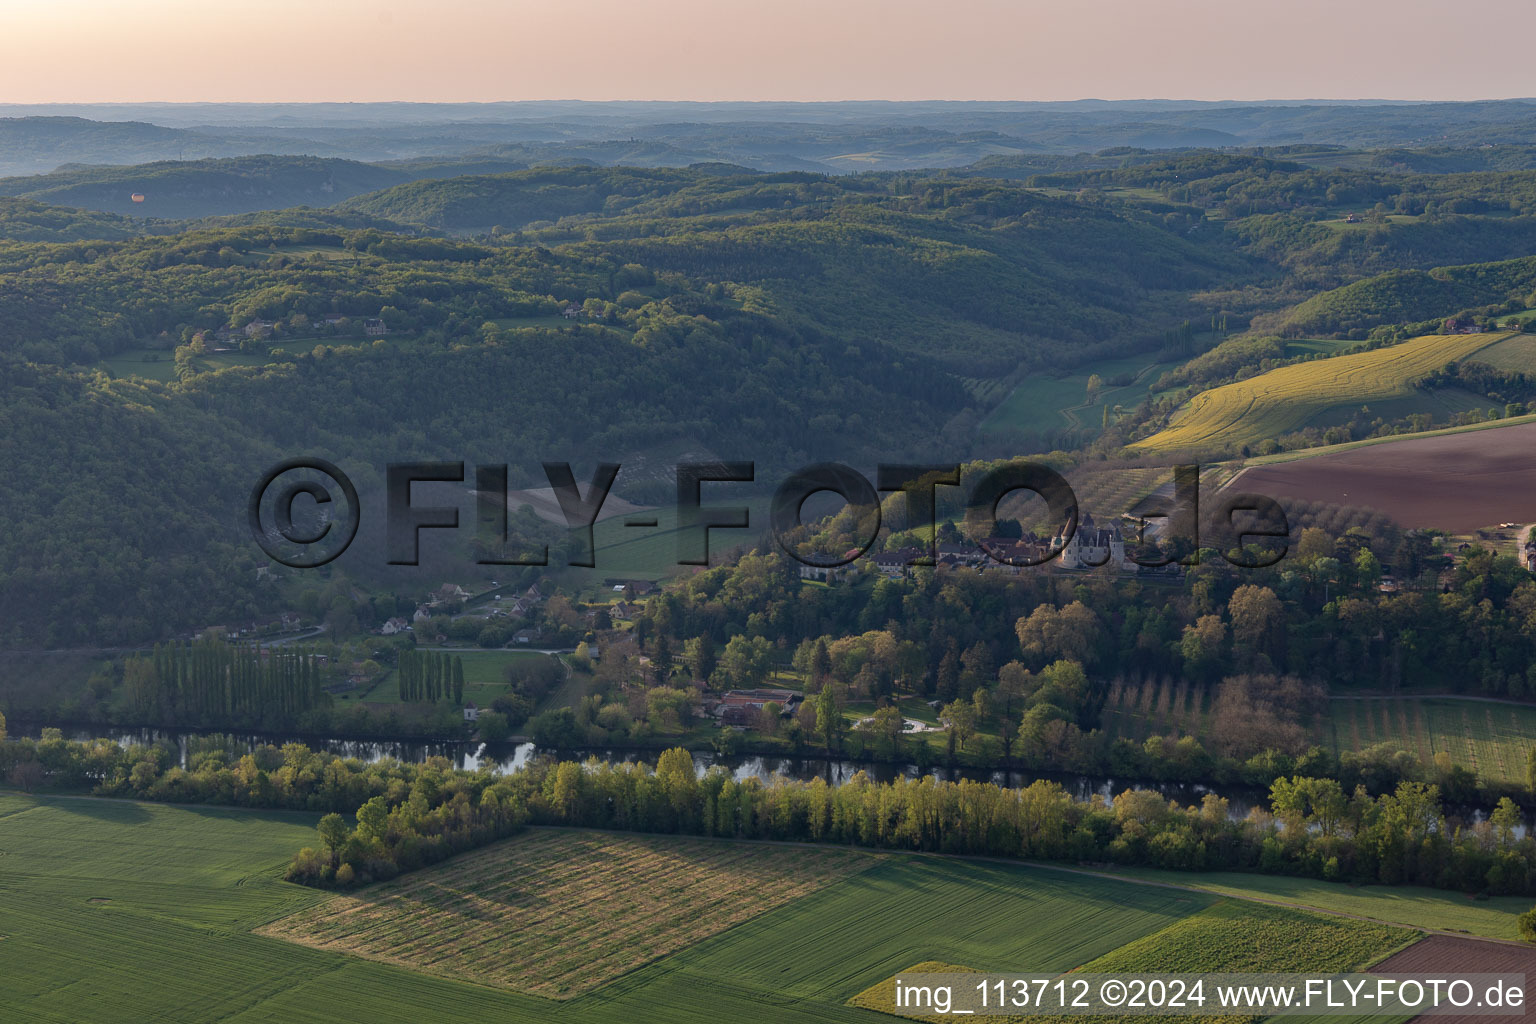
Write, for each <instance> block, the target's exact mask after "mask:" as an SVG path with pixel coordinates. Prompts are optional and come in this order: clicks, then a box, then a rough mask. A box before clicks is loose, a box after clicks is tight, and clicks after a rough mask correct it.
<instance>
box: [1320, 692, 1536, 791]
mask: <svg viewBox="0 0 1536 1024" xmlns="http://www.w3.org/2000/svg"><path fill="white" fill-rule="evenodd" d="M1532 736H1536V707H1519V706H1515V705H1511V704H1492V703H1488V702H1486V701H1472V700H1456V699H1453V698H1436V697H1395V698H1383V699H1372V698H1365V699H1356V698H1347V697H1342V698H1341V697H1335V698H1334V699H1333V700H1332V701H1331V702H1330V706H1329V719H1328V721H1327V722H1326V723H1325V732H1324V735H1323V741H1324V743H1325V744H1327V745H1330V746H1332V748H1333V750H1334V752H1335V753H1336V754H1337V753H1340V752H1342V751H1345V750H1363V749H1364V748H1366V747H1369V746H1374V745H1376V744H1378V743H1392V744H1396V745H1397V746H1399V747H1401V748H1402V749H1403V750H1406V751H1408V752H1409V753H1412V754H1415V755H1417V756H1418V757H1419V758H1420V759H1422V760H1424V761H1425V762H1428V761H1430V760H1431V759H1432V758H1433V757H1434V756H1435V755H1436V754H1439V753H1442V752H1443V753H1447V754H1449V755H1450V756H1451V760H1452V761H1454V762H1455V763H1457V764H1459V765H1463V766H1465V767H1467V768H1470V769H1472V770H1473V771H1475V772H1476V773H1477V775H1478V778H1479V779H1481V780H1482V781H1484V782H1490V783H1508V784H1513V785H1524V783H1525V769H1526V756H1527V755H1528V753H1529V752H1530V748H1531V739H1530V738H1531V737H1532Z"/></svg>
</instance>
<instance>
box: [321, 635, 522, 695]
mask: <svg viewBox="0 0 1536 1024" xmlns="http://www.w3.org/2000/svg"><path fill="white" fill-rule="evenodd" d="M448 654H449V656H450V657H455V658H462V659H463V661H464V700H465V702H466V703H468V702H471V701H473V702H474V703H476V704H478V705H480V706H481V707H486V706H488V705H489V704H490V703H491V701H493V700H495V699H496V698H497V697H499V696H501V695H502V694H504V693H506V692H507V669H508V668H510V667H511V666H512V665H513V664H515V663H516V662H519V661H527V660H530V659H534V658H548V657H551V655H548V654H539V653H536V652H534V651H501V650H492V651H482V650H475V649H474V648H466V649H464V650H460V649H457V648H454V649H452V650H450V651H448ZM345 696H346V697H347V698H348V699H350V700H355V701H366V702H368V703H373V704H398V703H400V683H399V679H398V674H397V673H396V672H395V670H394V669H391V670H390V671H388V672H386V673H384V674H383V675H382V676H380V677H379V678H378V679H377V680H376V681H375V682H374V684H373V685H372V686H370V687H369V688H368V689H366V690H357V691H354V692H352V693H349V694H346V695H345Z"/></svg>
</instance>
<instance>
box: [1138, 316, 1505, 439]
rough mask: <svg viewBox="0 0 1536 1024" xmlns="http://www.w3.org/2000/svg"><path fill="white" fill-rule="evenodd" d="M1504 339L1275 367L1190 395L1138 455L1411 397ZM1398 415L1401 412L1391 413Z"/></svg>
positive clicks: (1252, 434)
mask: <svg viewBox="0 0 1536 1024" xmlns="http://www.w3.org/2000/svg"><path fill="white" fill-rule="evenodd" d="M1503 337H1504V335H1493V334H1468V335H1427V336H1425V337H1422V338H1415V339H1413V340H1412V341H1405V342H1403V343H1402V344H1401V345H1394V346H1391V347H1389V348H1381V349H1376V350H1374V351H1371V352H1360V353H1354V354H1350V355H1344V356H1338V357H1336V358H1333V359H1324V360H1318V361H1314V362H1308V363H1296V364H1293V365H1290V366H1282V367H1280V368H1278V369H1275V370H1271V371H1269V372H1268V373H1262V374H1260V375H1258V376H1257V377H1251V378H1249V379H1248V380H1243V381H1238V382H1236V383H1233V384H1226V385H1223V386H1222V387H1219V388H1213V389H1211V390H1210V391H1206V392H1203V393H1201V394H1199V395H1196V396H1195V397H1194V399H1192V400H1191V401H1190V403H1189V404H1188V405H1187V406H1186V407H1185V408H1184V409H1183V411H1181V412H1180V413H1178V414H1177V415H1176V416H1175V418H1174V420H1173V422H1172V423H1171V424H1170V425H1169V426H1168V428H1167V429H1166V430H1163V431H1161V432H1160V433H1157V434H1154V435H1153V436H1151V437H1149V438H1147V439H1145V440H1143V441H1140V442H1138V443H1137V444H1135V445H1134V446H1133V447H1134V448H1135V449H1136V450H1137V451H1140V452H1147V453H1164V452H1176V451H1182V450H1188V449H1195V448H1202V447H1203V448H1215V447H1232V446H1236V445H1240V444H1247V443H1256V442H1258V441H1262V440H1264V439H1266V438H1271V437H1276V436H1278V435H1280V434H1283V433H1287V432H1289V431H1292V430H1297V429H1300V428H1301V427H1304V426H1307V425H1308V424H1309V423H1310V422H1312V421H1314V420H1316V419H1318V418H1319V417H1325V416H1326V415H1327V413H1328V412H1329V411H1330V410H1334V409H1337V408H1340V407H1345V408H1358V407H1359V406H1361V405H1369V406H1372V407H1373V408H1374V407H1375V406H1376V405H1378V404H1379V403H1383V402H1387V401H1391V400H1395V399H1405V398H1407V399H1411V398H1413V397H1414V390H1413V388H1412V387H1411V386H1410V384H1411V382H1412V381H1414V380H1416V379H1418V378H1419V377H1422V376H1424V375H1425V374H1428V373H1431V372H1433V371H1435V370H1438V369H1439V368H1440V367H1442V366H1444V365H1445V364H1446V363H1449V362H1454V361H1457V360H1461V359H1466V358H1468V357H1469V356H1471V355H1472V354H1473V353H1475V352H1477V351H1479V350H1480V349H1484V348H1488V347H1489V346H1490V345H1492V344H1493V343H1494V342H1495V341H1498V340H1501V339H1502V338H1503ZM1399 414H1400V415H1401V414H1403V413H1402V412H1401V411H1399Z"/></svg>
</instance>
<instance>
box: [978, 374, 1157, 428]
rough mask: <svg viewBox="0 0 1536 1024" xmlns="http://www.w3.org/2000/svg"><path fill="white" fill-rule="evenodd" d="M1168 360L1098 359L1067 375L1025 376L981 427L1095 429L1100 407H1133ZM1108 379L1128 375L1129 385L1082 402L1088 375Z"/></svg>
mask: <svg viewBox="0 0 1536 1024" xmlns="http://www.w3.org/2000/svg"><path fill="white" fill-rule="evenodd" d="M1172 365H1173V364H1172V363H1155V362H1152V361H1150V360H1149V359H1147V357H1145V356H1132V357H1130V358H1127V359H1117V360H1114V361H1111V362H1097V363H1094V364H1093V365H1091V366H1088V367H1085V368H1084V370H1083V372H1081V373H1074V374H1072V375H1070V376H1067V377H1045V376H1039V377H1032V378H1030V379H1029V380H1026V381H1024V382H1023V383H1022V384H1020V385H1019V386H1018V387H1016V388H1014V389H1013V391H1012V392H1011V393H1010V394H1009V395H1008V397H1007V398H1005V399H1003V400H1002V402H1001V403H999V404H998V406H997V408H995V409H993V410H992V412H991V413H990V414H989V415H988V416H987V418H986V419H985V420H983V421H982V424H981V430H982V431H983V432H996V431H1002V430H1022V431H1045V430H1061V429H1065V428H1070V429H1087V430H1091V431H1094V432H1097V431H1098V429H1099V427H1100V424H1101V423H1102V419H1103V406H1105V405H1108V406H1110V407H1113V406H1116V405H1122V406H1125V407H1126V408H1128V409H1129V408H1133V407H1134V406H1136V405H1137V404H1138V403H1139V402H1141V400H1142V399H1144V398H1146V397H1147V394H1148V389H1149V386H1150V384H1151V383H1152V382H1153V381H1155V380H1156V379H1157V378H1158V376H1159V375H1160V374H1161V373H1162V372H1163V371H1164V370H1166V369H1168V368H1169V367H1170V366H1172ZM1090 373H1097V374H1098V375H1099V376H1100V377H1101V378H1104V379H1108V378H1110V377H1117V376H1120V375H1121V374H1131V375H1132V376H1133V380H1132V382H1131V383H1130V384H1123V385H1121V386H1119V387H1105V388H1104V390H1103V391H1102V392H1101V393H1100V394H1099V397H1098V400H1097V401H1095V402H1094V403H1093V405H1088V404H1087V395H1088V390H1087V389H1088V377H1089V374H1090Z"/></svg>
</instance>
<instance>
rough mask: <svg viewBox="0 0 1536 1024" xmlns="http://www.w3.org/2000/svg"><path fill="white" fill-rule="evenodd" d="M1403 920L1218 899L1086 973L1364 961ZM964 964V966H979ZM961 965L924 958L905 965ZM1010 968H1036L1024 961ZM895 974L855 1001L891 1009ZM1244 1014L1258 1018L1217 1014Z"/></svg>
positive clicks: (1396, 939) (1321, 969) (1403, 938)
mask: <svg viewBox="0 0 1536 1024" xmlns="http://www.w3.org/2000/svg"><path fill="white" fill-rule="evenodd" d="M1418 936H1419V933H1418V932H1415V931H1410V930H1408V929H1405V928H1394V927H1391V926H1388V925H1378V924H1371V923H1368V922H1360V921H1349V920H1343V919H1340V918H1328V917H1323V916H1320V915H1317V914H1309V913H1305V912H1303V911H1299V910H1290V909H1286V908H1281V907H1258V906H1253V905H1242V904H1237V903H1231V902H1220V903H1216V904H1214V905H1212V906H1209V907H1207V908H1205V909H1204V910H1201V911H1200V912H1198V913H1195V914H1191V915H1190V916H1188V917H1185V918H1183V919H1182V920H1179V921H1176V922H1174V923H1172V924H1170V925H1168V926H1167V927H1166V928H1163V929H1161V930H1159V931H1156V932H1153V933H1152V934H1150V935H1145V936H1142V937H1141V938H1139V939H1136V940H1135V941H1132V942H1129V943H1126V944H1125V945H1122V946H1120V947H1118V948H1116V949H1113V950H1111V951H1109V952H1107V953H1105V954H1104V955H1102V956H1100V957H1097V958H1095V959H1093V960H1091V961H1089V962H1087V963H1085V964H1082V965H1081V967H1080V970H1081V972H1082V973H1086V974H1122V975H1126V974H1170V973H1178V972H1207V971H1218V972H1243V971H1274V972H1298V973H1300V972H1316V973H1325V972H1326V973H1331V972H1342V971H1350V970H1354V969H1358V968H1361V967H1366V966H1369V965H1371V964H1374V963H1376V962H1377V961H1379V960H1381V959H1382V958H1383V957H1385V956H1387V955H1388V954H1390V953H1393V952H1394V951H1396V950H1398V949H1400V948H1402V947H1403V946H1405V945H1407V944H1408V943H1410V942H1412V941H1414V940H1415V939H1416V938H1418ZM974 966H975V965H973V964H967V965H966V967H974ZM956 969H959V970H964V969H965V968H954V967H950V966H948V965H943V964H936V963H927V964H922V965H904V966H903V968H902V970H905V971H912V970H923V971H944V970H956ZM1013 970H1016V971H1019V972H1035V971H1039V970H1040V969H1039V968H1034V967H1025V966H1022V965H1020V966H1019V967H1016V968H1014V969H1013ZM892 997H893V990H892V985H891V982H890V979H889V978H887V979H884V980H882V981H881V982H880V983H878V984H876V985H874V986H872V987H871V988H869V989H866V990H864V991H863V992H861V993H859V994H858V995H857V996H855V997H854V998H853V999H852V1000H850V1002H851V1003H852V1004H853V1005H855V1006H861V1007H865V1008H868V1009H874V1010H881V1011H883V1012H888V1013H889V1012H893V1010H894V1007H893V998H892ZM1002 1019H1004V1020H1028V1021H1031V1022H1038V1024H1044V1022H1046V1021H1056V1020H1061V1021H1073V1020H1076V1021H1085V1020H1086V1021H1092V1020H1096V1019H1101V1020H1117V1019H1123V1018H1114V1017H1105V1018H1094V1017H1083V1016H1073V1017H1054V1016H1049V1015H1033V1016H1028V1017H1008V1018H1002ZM1217 1019H1222V1020H1239V1019H1253V1018H1236V1017H1234V1018H1217Z"/></svg>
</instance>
